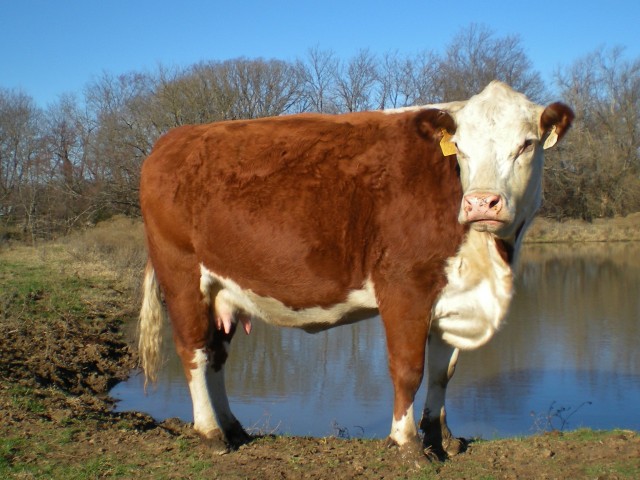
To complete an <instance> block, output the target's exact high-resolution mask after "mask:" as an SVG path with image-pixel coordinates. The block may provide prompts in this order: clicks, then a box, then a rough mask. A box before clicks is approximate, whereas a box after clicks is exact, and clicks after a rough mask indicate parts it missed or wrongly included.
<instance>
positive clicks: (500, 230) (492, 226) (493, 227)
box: [467, 219, 509, 237]
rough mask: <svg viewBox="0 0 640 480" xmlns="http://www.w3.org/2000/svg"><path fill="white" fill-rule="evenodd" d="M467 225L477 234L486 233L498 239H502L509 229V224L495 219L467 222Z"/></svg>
mask: <svg viewBox="0 0 640 480" xmlns="http://www.w3.org/2000/svg"><path fill="white" fill-rule="evenodd" d="M467 225H468V226H469V227H471V228H472V229H474V230H475V231H477V232H488V233H492V234H494V235H496V236H498V237H502V235H503V234H504V233H506V230H508V228H509V223H507V222H504V221H501V220H495V219H491V220H488V219H487V220H474V221H472V222H467Z"/></svg>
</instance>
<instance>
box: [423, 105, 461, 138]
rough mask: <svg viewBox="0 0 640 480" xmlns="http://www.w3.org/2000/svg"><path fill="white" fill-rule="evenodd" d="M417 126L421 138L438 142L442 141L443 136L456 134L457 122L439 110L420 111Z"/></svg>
mask: <svg viewBox="0 0 640 480" xmlns="http://www.w3.org/2000/svg"><path fill="white" fill-rule="evenodd" d="M415 125H416V128H417V130H418V134H419V135H420V136H421V137H423V138H425V139H427V140H432V141H437V142H439V141H440V140H442V137H443V135H446V134H448V135H453V134H454V133H456V122H455V120H454V119H453V117H452V116H451V115H449V114H448V113H447V112H445V111H444V110H439V109H437V108H429V109H427V110H420V111H419V112H418V114H417V115H416V118H415Z"/></svg>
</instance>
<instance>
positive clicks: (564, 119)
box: [540, 102, 575, 150]
mask: <svg viewBox="0 0 640 480" xmlns="http://www.w3.org/2000/svg"><path fill="white" fill-rule="evenodd" d="M574 117H575V114H574V113H573V110H571V108H569V107H568V106H566V105H565V104H564V103H560V102H556V103H552V104H551V105H549V106H548V107H547V108H545V109H544V111H543V112H542V115H540V130H541V131H542V136H543V139H544V147H543V148H544V149H545V150H546V149H547V148H551V147H553V146H554V145H555V144H556V143H557V142H559V141H560V140H561V139H562V137H564V135H565V134H566V133H567V131H568V130H569V128H570V127H571V123H572V122H573V119H574Z"/></svg>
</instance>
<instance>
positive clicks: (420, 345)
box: [380, 306, 429, 453]
mask: <svg viewBox="0 0 640 480" xmlns="http://www.w3.org/2000/svg"><path fill="white" fill-rule="evenodd" d="M396 307H397V306H396ZM393 310H394V309H393V308H389V309H388V310H385V309H381V311H380V313H381V316H382V319H383V322H384V326H385V331H386V336H387V350H388V354H389V371H390V374H391V380H392V382H393V388H394V403H393V419H392V424H391V433H390V434H389V443H390V444H395V445H398V446H400V447H401V448H403V449H408V450H412V451H413V450H416V451H418V450H419V451H420V453H422V452H423V449H422V443H421V441H420V439H419V437H418V431H417V428H416V423H415V418H414V414H413V403H414V399H415V395H416V392H417V391H418V388H420V383H421V382H422V376H423V372H424V355H425V346H426V341H427V333H428V329H429V321H428V318H426V317H427V315H426V314H425V315H423V316H422V318H420V317H419V316H416V315H411V312H406V311H405V312H402V311H400V312H398V311H393ZM427 311H428V310H427ZM402 313H404V314H405V315H404V316H403V315H402ZM423 313H424V312H423Z"/></svg>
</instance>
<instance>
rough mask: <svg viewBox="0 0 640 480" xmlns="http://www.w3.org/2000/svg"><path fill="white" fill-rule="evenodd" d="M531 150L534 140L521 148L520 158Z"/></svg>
mask: <svg viewBox="0 0 640 480" xmlns="http://www.w3.org/2000/svg"><path fill="white" fill-rule="evenodd" d="M531 150H533V140H525V141H524V143H523V144H522V146H521V147H520V150H519V151H518V155H517V156H520V155H522V154H523V153H525V152H530V151H531Z"/></svg>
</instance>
